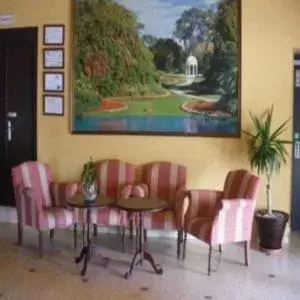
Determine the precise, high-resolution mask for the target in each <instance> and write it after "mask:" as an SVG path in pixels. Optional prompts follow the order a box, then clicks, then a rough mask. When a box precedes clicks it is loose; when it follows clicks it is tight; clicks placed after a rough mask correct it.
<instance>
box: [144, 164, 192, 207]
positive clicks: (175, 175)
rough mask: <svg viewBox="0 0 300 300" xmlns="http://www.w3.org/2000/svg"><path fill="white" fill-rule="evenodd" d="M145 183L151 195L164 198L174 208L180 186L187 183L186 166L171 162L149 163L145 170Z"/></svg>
mask: <svg viewBox="0 0 300 300" xmlns="http://www.w3.org/2000/svg"><path fill="white" fill-rule="evenodd" d="M143 183H145V184H147V186H148V188H149V196H150V197H158V198H162V199H164V200H166V201H168V204H169V208H173V207H174V205H175V200H176V193H177V190H178V188H179V187H181V186H185V185H186V167H185V166H182V165H178V164H174V163H171V162H156V163H151V164H148V165H146V166H145V167H144V170H143Z"/></svg>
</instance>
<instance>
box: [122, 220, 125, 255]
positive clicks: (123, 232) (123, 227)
mask: <svg viewBox="0 0 300 300" xmlns="http://www.w3.org/2000/svg"><path fill="white" fill-rule="evenodd" d="M122 252H123V253H124V252H125V226H122Z"/></svg>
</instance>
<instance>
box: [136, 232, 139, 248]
mask: <svg viewBox="0 0 300 300" xmlns="http://www.w3.org/2000/svg"><path fill="white" fill-rule="evenodd" d="M138 244H139V228H138V227H136V229H135V245H136V247H138V246H137V245H138Z"/></svg>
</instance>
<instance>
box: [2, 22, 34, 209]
mask: <svg viewBox="0 0 300 300" xmlns="http://www.w3.org/2000/svg"><path fill="white" fill-rule="evenodd" d="M0 41H1V45H0V57H1V58H0V100H1V102H0V104H1V108H0V110H1V114H0V116H1V126H0V130H1V140H0V141H1V143H0V145H1V146H0V148H1V149H0V152H1V154H0V158H1V162H0V163H1V165H2V166H3V168H1V173H2V174H1V178H3V179H4V180H1V181H0V189H1V191H3V194H4V197H1V198H0V205H14V204H15V203H14V198H13V191H12V186H11V168H12V167H13V166H15V165H18V164H20V163H22V162H24V161H28V160H35V159H36V83H37V78H36V74H37V29H36V28H25V29H8V30H0Z"/></svg>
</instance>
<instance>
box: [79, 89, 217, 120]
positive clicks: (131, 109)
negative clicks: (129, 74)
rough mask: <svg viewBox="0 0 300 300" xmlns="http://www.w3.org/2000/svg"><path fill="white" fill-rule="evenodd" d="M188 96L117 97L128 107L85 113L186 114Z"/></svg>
mask: <svg viewBox="0 0 300 300" xmlns="http://www.w3.org/2000/svg"><path fill="white" fill-rule="evenodd" d="M202 96H203V97H204V98H210V99H212V101H214V100H215V101H217V99H218V98H219V97H220V96H219V95H202ZM187 99H188V98H187V97H185V96H181V95H176V94H173V93H170V94H169V95H168V96H166V97H161V98H145V99H143V98H141V97H136V100H135V98H134V97H133V98H132V100H131V99H130V100H128V99H127V100H123V101H122V99H121V98H117V100H118V101H121V102H123V103H126V104H127V105H128V109H126V110H123V111H117V112H103V111H91V112H89V113H87V114H85V116H86V117H88V116H93V117H95V116H99V117H110V116H112V117H114V116H115V117H120V116H130V115H131V116H148V115H156V116H186V115H188V113H186V112H184V111H183V110H182V109H181V105H182V104H183V103H184V102H185V100H187Z"/></svg>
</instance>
